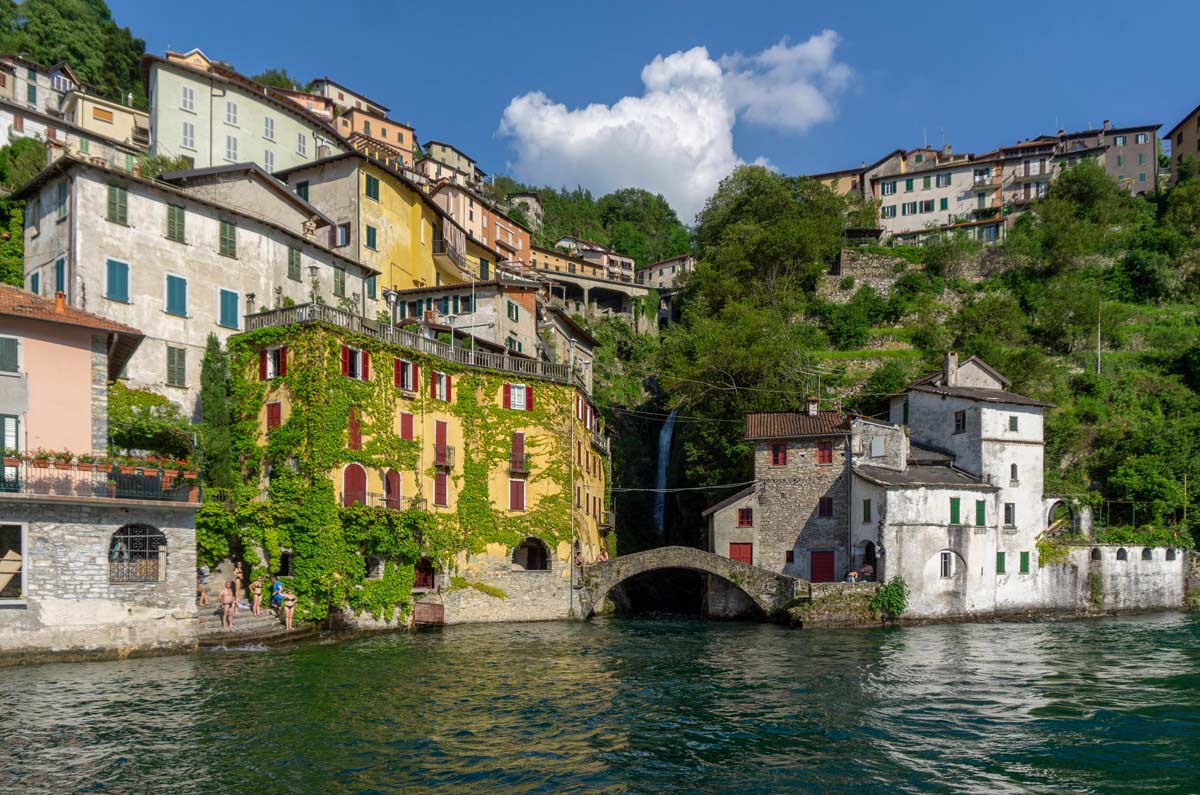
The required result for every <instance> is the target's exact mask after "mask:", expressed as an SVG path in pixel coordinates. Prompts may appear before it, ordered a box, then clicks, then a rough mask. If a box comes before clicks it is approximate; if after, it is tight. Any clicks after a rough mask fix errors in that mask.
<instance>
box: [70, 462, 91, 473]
mask: <svg viewBox="0 0 1200 795" xmlns="http://www.w3.org/2000/svg"><path fill="white" fill-rule="evenodd" d="M75 467H76V468H77V469H78V470H79V471H80V472H91V471H92V470H93V469H95V468H96V465H95V464H85V463H83V462H80V463H78V464H76V465H75Z"/></svg>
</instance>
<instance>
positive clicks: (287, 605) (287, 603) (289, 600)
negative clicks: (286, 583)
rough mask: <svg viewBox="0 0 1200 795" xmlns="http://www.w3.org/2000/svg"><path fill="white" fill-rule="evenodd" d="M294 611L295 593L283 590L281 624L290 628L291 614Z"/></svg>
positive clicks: (285, 627)
mask: <svg viewBox="0 0 1200 795" xmlns="http://www.w3.org/2000/svg"><path fill="white" fill-rule="evenodd" d="M295 612H296V594H294V593H292V592H291V591H284V592H283V626H284V629H287V630H289V631H290V630H291V629H292V615H293V614H294V613H295Z"/></svg>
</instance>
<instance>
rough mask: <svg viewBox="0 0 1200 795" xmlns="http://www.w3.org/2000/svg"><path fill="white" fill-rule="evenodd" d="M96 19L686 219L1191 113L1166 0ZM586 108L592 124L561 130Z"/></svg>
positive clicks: (152, 46) (259, 8)
mask: <svg viewBox="0 0 1200 795" xmlns="http://www.w3.org/2000/svg"><path fill="white" fill-rule="evenodd" d="M110 6H111V8H112V10H113V15H114V16H115V18H116V20H117V22H118V23H119V24H121V25H128V26H129V27H131V28H132V29H133V31H134V33H135V35H138V36H140V37H142V38H144V39H145V40H146V46H147V49H148V50H149V51H151V52H156V53H161V52H162V51H163V50H165V49H167V48H172V49H185V50H186V49H190V48H192V47H200V48H201V49H203V50H204V51H205V52H206V53H208V54H209V55H210V56H213V57H216V58H221V59H224V60H227V61H230V62H231V63H233V64H234V66H235V67H237V68H238V69H239V70H240V71H243V72H245V73H248V74H252V73H254V72H256V71H259V70H261V69H263V68H267V67H271V66H281V67H285V68H287V70H288V71H289V72H291V73H292V74H294V75H296V76H297V77H301V78H309V77H313V76H317V75H321V74H329V75H330V76H331V77H333V78H334V79H336V80H338V81H339V82H342V83H345V84H347V85H350V86H354V87H358V88H359V89H360V90H362V91H363V92H365V93H366V94H368V95H369V96H371V97H373V98H374V99H376V100H378V101H380V102H383V103H384V104H386V105H388V106H390V107H391V108H392V115H393V117H395V118H397V119H398V120H400V121H407V122H410V123H412V124H413V125H414V126H415V127H416V129H417V134H418V136H419V137H420V138H421V139H429V138H437V139H439V140H447V141H450V142H452V143H454V144H455V145H456V146H458V147H459V148H461V149H463V150H465V151H467V152H469V153H471V154H472V155H473V156H475V157H476V158H477V159H478V160H479V161H480V162H481V164H482V166H483V167H484V168H485V169H486V170H488V171H490V172H495V173H513V172H516V175H517V176H521V177H524V178H526V179H529V180H532V181H534V182H542V181H549V182H551V183H552V184H560V183H563V182H572V183H573V182H583V183H584V184H585V185H587V186H589V187H592V188H593V189H595V190H597V191H607V190H609V189H611V188H613V187H617V186H619V185H620V184H621V183H625V182H634V181H643V182H646V183H648V184H646V185H645V187H649V188H651V189H654V190H661V191H662V192H664V193H666V194H667V196H668V198H669V199H670V200H671V201H672V204H674V205H675V206H676V208H677V209H678V210H680V213H681V216H684V220H685V221H688V220H690V214H691V213H692V212H694V210H695V209H696V208H697V204H698V202H701V201H702V198H703V196H705V195H707V192H708V191H709V190H710V189H711V186H712V185H714V184H715V181H716V180H718V179H719V178H720V176H722V175H723V174H720V173H719V172H723V171H727V170H728V168H730V167H732V165H736V163H737V162H740V161H746V162H754V161H756V160H759V159H761V160H764V161H765V162H768V163H769V164H770V165H772V166H774V167H775V168H778V169H779V170H781V171H783V172H785V173H789V174H794V173H806V172H817V171H827V170H832V169H836V168H843V167H850V166H853V165H856V164H858V163H859V162H860V161H861V160H864V159H865V160H871V159H873V158H875V157H878V156H880V155H882V154H883V153H885V152H887V151H889V150H891V149H894V148H897V147H912V146H917V145H920V144H921V143H922V142H923V141H925V140H926V137H927V140H928V141H929V143H931V144H939V143H941V142H942V141H943V136H944V140H945V142H946V143H949V144H951V145H953V146H954V148H955V150H956V151H983V150H986V149H988V148H991V147H994V146H996V145H997V144H1000V143H1006V142H1009V141H1015V140H1016V139H1017V138H1019V137H1027V136H1032V135H1036V134H1039V133H1045V132H1053V131H1054V130H1055V129H1057V128H1058V127H1066V128H1075V129H1078V128H1086V127H1087V126H1088V125H1089V124H1093V125H1097V126H1098V125H1099V124H1100V123H1101V122H1102V121H1103V120H1104V119H1106V118H1108V119H1112V120H1113V122H1114V123H1116V124H1134V123H1146V122H1161V123H1163V124H1164V130H1165V129H1167V128H1169V127H1170V126H1171V125H1173V124H1174V123H1175V122H1176V121H1178V119H1179V118H1180V117H1182V115H1183V114H1185V113H1186V112H1187V111H1189V110H1191V109H1192V108H1193V107H1195V105H1196V104H1198V103H1200V82H1198V81H1197V80H1196V69H1195V66H1194V64H1193V63H1192V56H1193V54H1194V51H1195V48H1196V38H1195V37H1196V31H1197V30H1200V3H1196V2H1180V1H1177V0H1172V1H1171V2H1164V3H1158V4H1153V5H1152V4H1145V3H1133V2H1124V3H1112V4H1106V3H1103V2H1100V3H1096V2H1090V3H1085V4H1064V3H1039V4H1036V5H1027V4H1017V3H1012V4H995V3H982V2H978V3H977V2H957V3H950V2H939V1H938V0H930V1H929V2H924V3H921V4H906V3H895V2H889V3H874V2H872V3H865V2H858V3H854V2H841V3H831V2H822V3H812V2H786V3H785V2H766V1H760V0H738V2H734V3H730V2H722V3H715V2H706V1H701V0H691V1H690V2H675V1H674V0H670V1H666V0H658V1H656V0H641V2H620V1H618V2H606V3H562V2H559V3H529V4H521V3H512V2H509V3H495V2H492V3H475V2H469V1H468V2H460V3H457V4H437V3H424V4H420V5H417V4H413V5H408V4H405V5H403V6H402V5H399V4H393V5H389V6H383V5H382V4H372V3H365V2H354V1H353V0H351V1H348V2H341V3H337V4H329V3H315V2H308V0H301V1H300V2H292V3H287V4H279V3H275V4H268V3H261V4H245V3H236V4H235V3H232V2H225V0H219V1H218V2H211V3H208V4H206V6H205V10H204V13H197V12H196V10H195V9H194V8H192V7H189V6H186V5H184V4H175V3H172V4H163V3H160V2H154V3H150V2H148V1H147V0H111V1H110ZM331 8H332V9H335V12H333V13H331V12H330V10H329V9H331ZM1026 17H1027V18H1028V21H1024V18H1026ZM230 20H234V21H236V24H231V23H230ZM825 31H830V32H832V33H831V34H825V37H824V38H819V39H813V38H812V37H821V36H822V34H823V32H825ZM781 42H784V44H783V49H780V48H778V47H777V45H780V44H781ZM696 47H703V48H705V49H706V50H707V58H704V57H700V55H699V54H698V51H694V50H693V48H696ZM772 47H776V49H775V50H771V48H772ZM689 51H691V52H690V54H688V53H689ZM673 53H681V54H687V55H681V56H680V57H678V58H675V59H671V58H670V56H671V55H672V54H673ZM739 53H740V54H741V56H742V57H741V58H737V57H730V56H735V54H739ZM771 53H774V54H775V55H782V56H783V59H784V60H786V64H785V65H784V66H783V67H781V70H780V71H772V67H771V64H773V63H774V64H778V63H781V62H782V61H781V60H780V59H773V56H772V55H771ZM658 56H662V57H663V58H667V59H668V60H667V61H665V62H662V66H661V69H659V70H658V72H657V73H658V74H661V75H662V77H661V85H660V89H661V90H662V94H661V95H660V96H659V97H657V98H656V99H654V100H652V101H648V102H642V101H635V102H633V103H626V104H625V105H622V106H621V107H620V108H619V109H618V110H613V109H612V107H611V106H613V105H614V103H617V102H619V101H620V100H622V98H625V97H634V98H641V97H643V96H644V95H645V94H646V91H647V88H646V86H644V85H643V73H642V70H643V68H644V67H646V66H647V64H651V62H653V61H654V59H655V58H656V57H658ZM723 56H724V58H723ZM731 75H732V76H735V77H738V78H739V79H740V82H739V83H737V84H736V85H735V84H734V83H733V82H732V81H731V79H730V76H731ZM714 81H715V82H714ZM714 86H717V88H715V89H714ZM714 90H716V91H718V92H723V93H722V94H721V98H717V99H714V97H713V95H712V92H713V91H714ZM533 92H541V93H542V94H544V97H545V98H544V99H542V98H541V97H538V96H537V95H536V94H533ZM531 95H532V96H531ZM520 97H527V98H529V99H528V101H525V102H517V103H514V100H515V99H517V98H520ZM591 103H601V104H602V105H604V106H606V107H604V108H599V109H594V111H593V112H589V113H587V114H583V113H578V112H577V111H578V109H579V108H582V107H584V106H587V105H589V104H591ZM560 104H561V105H562V106H565V107H562V108H558V105H560ZM778 108H782V110H778V111H777V109H778ZM506 109H507V110H508V113H509V115H508V116H506ZM502 120H506V122H507V123H506V125H505V132H503V133H501V132H499V130H500V128H501V124H502Z"/></svg>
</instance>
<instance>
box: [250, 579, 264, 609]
mask: <svg viewBox="0 0 1200 795" xmlns="http://www.w3.org/2000/svg"><path fill="white" fill-rule="evenodd" d="M250 595H251V596H252V597H253V599H252V600H251V603H250V612H251V613H253V614H254V615H256V616H257V615H260V614H261V613H262V577H259V578H258V579H256V580H255V581H254V582H252V583H250Z"/></svg>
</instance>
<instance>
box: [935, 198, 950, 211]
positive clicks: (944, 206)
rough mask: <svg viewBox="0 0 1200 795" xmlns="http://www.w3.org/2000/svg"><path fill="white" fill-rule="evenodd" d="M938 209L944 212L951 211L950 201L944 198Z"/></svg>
mask: <svg viewBox="0 0 1200 795" xmlns="http://www.w3.org/2000/svg"><path fill="white" fill-rule="evenodd" d="M938 207H939V208H940V209H942V210H949V209H950V200H949V199H947V198H946V197H945V196H943V197H942V201H941V203H940V204H939V205H938Z"/></svg>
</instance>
